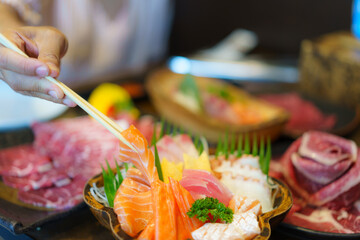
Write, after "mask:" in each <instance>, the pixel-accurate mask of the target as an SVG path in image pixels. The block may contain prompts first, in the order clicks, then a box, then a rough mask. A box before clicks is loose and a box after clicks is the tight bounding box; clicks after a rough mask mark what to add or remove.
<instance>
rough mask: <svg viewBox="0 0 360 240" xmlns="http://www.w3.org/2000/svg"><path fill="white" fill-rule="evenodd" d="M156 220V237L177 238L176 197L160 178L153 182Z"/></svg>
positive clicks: (170, 239)
mask: <svg viewBox="0 0 360 240" xmlns="http://www.w3.org/2000/svg"><path fill="white" fill-rule="evenodd" d="M151 188H152V199H153V209H154V220H155V239H157V240H163V239H167V240H172V239H174V240H176V239H177V237H176V236H177V232H176V215H175V214H176V212H175V199H174V196H173V195H172V193H171V192H169V190H168V187H166V184H165V183H164V182H161V181H160V180H158V181H155V182H153V183H152V184H151Z"/></svg>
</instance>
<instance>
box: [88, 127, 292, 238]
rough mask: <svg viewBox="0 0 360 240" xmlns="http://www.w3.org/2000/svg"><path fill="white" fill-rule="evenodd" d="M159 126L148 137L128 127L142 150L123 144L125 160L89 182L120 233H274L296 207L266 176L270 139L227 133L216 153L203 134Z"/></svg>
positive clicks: (97, 207)
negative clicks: (193, 135) (212, 151)
mask: <svg viewBox="0 0 360 240" xmlns="http://www.w3.org/2000/svg"><path fill="white" fill-rule="evenodd" d="M153 132H154V135H153V138H152V141H151V142H148V141H147V139H146V138H145V137H144V136H143V135H142V133H141V132H140V131H139V130H138V129H136V128H135V127H134V126H131V127H130V128H128V129H127V130H125V131H123V132H122V135H123V136H124V138H125V139H126V140H127V141H128V142H129V143H130V144H131V145H132V146H133V147H134V148H135V150H136V151H134V150H132V149H131V148H129V147H128V146H127V145H126V144H124V143H120V149H119V158H118V159H117V160H118V161H119V164H118V163H116V162H115V165H116V167H115V168H112V167H111V166H110V164H108V166H107V167H105V166H104V167H103V170H102V171H103V172H102V174H99V175H97V176H95V177H93V178H92V179H90V180H89V181H88V182H87V184H86V186H85V189H84V200H85V202H86V203H87V204H88V205H89V207H90V209H91V210H92V212H93V214H94V215H95V216H96V218H97V219H98V220H99V221H100V223H102V224H103V225H104V226H105V227H107V228H108V229H109V230H110V231H112V233H113V236H114V237H115V238H116V239H268V238H269V237H270V234H271V226H275V225H276V224H277V223H279V222H280V221H281V220H282V219H283V218H284V217H285V215H286V214H287V212H288V211H289V210H290V208H291V206H292V197H291V193H290V191H289V190H288V188H287V187H286V186H285V185H284V184H283V183H281V182H280V181H278V180H276V179H274V178H271V177H269V176H268V172H269V162H270V158H271V147H270V139H267V140H265V138H264V137H261V138H260V137H259V138H258V139H256V137H253V138H252V140H249V135H247V136H244V137H240V136H239V137H238V138H237V139H235V137H234V136H227V135H225V136H224V137H223V139H222V140H221V141H219V144H218V146H217V149H216V152H215V153H214V154H210V153H209V147H208V144H207V141H206V139H204V138H200V137H195V138H193V137H190V135H189V134H185V133H182V131H176V130H174V129H173V130H172V133H170V132H169V131H166V129H165V127H163V125H162V127H161V130H160V131H156V130H154V131H153ZM250 141H251V142H252V144H250V143H251V142H250ZM258 143H259V144H258ZM235 145H236V146H235ZM251 145H252V147H250V146H251Z"/></svg>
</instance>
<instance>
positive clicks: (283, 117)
mask: <svg viewBox="0 0 360 240" xmlns="http://www.w3.org/2000/svg"><path fill="white" fill-rule="evenodd" d="M183 78H184V75H182V74H176V73H173V72H171V71H170V70H168V69H160V70H157V71H154V72H152V73H151V74H150V75H149V76H148V78H147V80H146V90H147V92H148V94H149V96H150V99H151V101H152V103H153V105H154V107H155V109H156V110H157V111H158V113H159V114H160V115H161V116H162V117H164V118H165V119H166V120H167V121H169V122H170V123H172V124H174V125H177V126H181V127H183V128H184V129H185V130H187V131H190V132H191V133H193V134H196V135H200V136H204V137H205V138H206V139H207V140H208V141H209V142H217V141H218V140H219V138H220V137H222V136H223V135H224V133H225V132H227V131H228V132H229V133H230V134H232V133H234V134H236V135H238V134H245V133H249V135H250V136H252V135H253V134H256V135H257V136H269V137H271V140H274V139H276V138H277V137H278V136H279V135H280V134H281V132H282V130H283V127H284V125H285V123H286V122H287V121H288V119H289V114H288V113H287V112H286V111H285V110H283V109H281V108H278V107H276V106H273V105H271V104H269V103H266V102H265V101H262V100H260V99H257V98H255V97H253V96H250V95H249V94H248V93H245V92H244V91H242V90H241V89H240V88H238V87H236V86H234V85H232V84H229V83H227V82H225V81H221V80H218V79H212V78H203V77H196V78H195V79H196V82H197V84H198V87H199V89H200V91H201V89H206V87H207V86H209V84H211V85H212V86H215V87H224V86H225V87H226V88H227V89H228V90H229V92H231V93H232V94H234V95H235V96H236V95H239V96H246V97H248V98H249V99H251V101H254V102H256V104H258V105H259V106H261V107H263V108H266V109H267V110H268V111H269V112H270V111H271V117H269V119H268V120H266V121H264V122H261V123H257V124H248V125H239V124H232V123H227V122H223V121H220V120H218V119H214V118H211V117H209V116H208V115H206V114H199V113H195V112H193V111H190V110H189V109H187V108H185V107H184V106H182V105H180V104H178V103H177V102H176V101H175V100H174V98H173V97H172V95H173V94H172V92H173V91H174V89H176V88H177V86H178V85H179V83H180V81H181V80H182V79H183Z"/></svg>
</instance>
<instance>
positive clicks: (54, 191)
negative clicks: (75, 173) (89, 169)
mask: <svg viewBox="0 0 360 240" xmlns="http://www.w3.org/2000/svg"><path fill="white" fill-rule="evenodd" d="M86 181H87V179H85V178H82V177H80V176H79V177H76V178H74V179H73V180H72V181H71V183H70V184H68V185H66V186H63V187H50V188H41V189H38V190H30V191H19V192H18V198H19V200H20V201H23V202H25V203H28V204H31V205H35V206H39V207H46V208H54V209H58V210H60V209H68V208H71V207H74V206H75V205H77V204H79V203H81V202H82V201H83V189H84V186H85V183H86Z"/></svg>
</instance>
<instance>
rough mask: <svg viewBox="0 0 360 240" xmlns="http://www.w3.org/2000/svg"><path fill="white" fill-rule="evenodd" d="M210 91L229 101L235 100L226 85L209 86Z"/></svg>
mask: <svg viewBox="0 0 360 240" xmlns="http://www.w3.org/2000/svg"><path fill="white" fill-rule="evenodd" d="M207 90H208V92H209V93H211V94H214V95H215V96H217V97H220V98H222V99H224V100H225V101H227V102H233V101H234V99H233V97H232V96H231V94H230V91H229V89H227V88H225V87H219V86H209V87H208V88H207Z"/></svg>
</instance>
